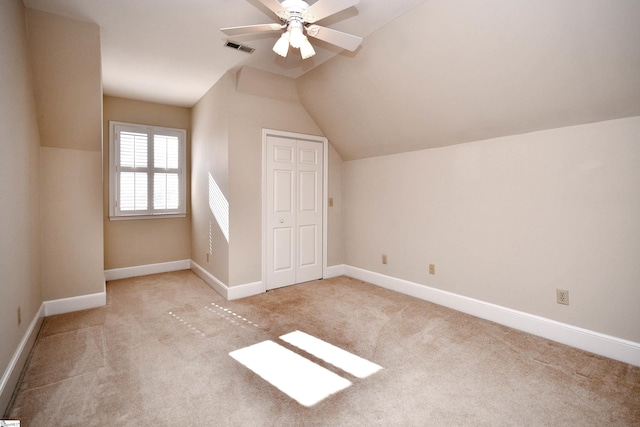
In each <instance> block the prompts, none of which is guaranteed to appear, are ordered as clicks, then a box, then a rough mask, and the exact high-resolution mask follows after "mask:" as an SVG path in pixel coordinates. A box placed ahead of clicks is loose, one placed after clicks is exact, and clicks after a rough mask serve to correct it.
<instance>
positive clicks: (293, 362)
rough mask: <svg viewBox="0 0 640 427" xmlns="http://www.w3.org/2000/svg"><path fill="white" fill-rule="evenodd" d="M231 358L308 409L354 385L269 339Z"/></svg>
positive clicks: (234, 353)
mask: <svg viewBox="0 0 640 427" xmlns="http://www.w3.org/2000/svg"><path fill="white" fill-rule="evenodd" d="M229 356H231V357H233V358H234V359H235V360H237V361H238V362H240V363H241V364H243V365H244V366H246V367H247V368H249V369H250V370H252V371H253V372H255V373H256V374H258V375H259V376H260V377H261V378H262V379H264V380H266V381H268V382H269V383H271V384H272V385H273V386H274V387H276V388H277V389H278V390H280V391H282V392H283V393H285V394H287V395H288V396H289V397H291V398H292V399H294V400H296V401H297V402H298V403H300V404H301V405H304V406H313V405H315V404H316V403H318V402H320V401H322V400H324V399H325V398H327V397H329V396H331V395H332V394H334V393H337V392H339V391H340V390H344V389H346V388H347V387H349V386H350V385H351V382H350V381H349V380H346V379H344V378H342V377H341V376H339V375H337V374H335V373H333V372H331V371H329V370H328V369H326V368H323V367H322V366H319V365H316V364H315V363H313V362H311V361H310V360H307V359H305V358H304V357H302V356H300V355H299V354H296V353H294V352H293V351H291V350H289V349H286V348H284V347H282V346H281V345H279V344H276V343H275V342H273V341H270V340H267V341H263V342H260V343H258V344H254V345H251V346H249V347H245V348H241V349H240V350H235V351H232V352H231V353H229Z"/></svg>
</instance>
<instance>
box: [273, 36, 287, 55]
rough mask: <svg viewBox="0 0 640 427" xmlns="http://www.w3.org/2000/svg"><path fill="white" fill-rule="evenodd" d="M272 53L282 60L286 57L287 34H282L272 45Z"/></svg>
mask: <svg viewBox="0 0 640 427" xmlns="http://www.w3.org/2000/svg"><path fill="white" fill-rule="evenodd" d="M273 51H274V52H275V53H277V54H278V55H280V56H282V57H283V58H286V57H287V53H288V52H289V32H288V31H285V32H284V33H282V35H281V36H280V38H279V39H278V41H277V42H276V44H274V45H273Z"/></svg>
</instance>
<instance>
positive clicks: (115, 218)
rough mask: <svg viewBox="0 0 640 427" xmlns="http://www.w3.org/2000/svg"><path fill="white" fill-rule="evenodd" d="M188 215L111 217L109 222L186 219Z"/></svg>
mask: <svg viewBox="0 0 640 427" xmlns="http://www.w3.org/2000/svg"><path fill="white" fill-rule="evenodd" d="M186 217H187V214H186V213H179V214H156V215H121V216H110V217H109V221H130V220H137V219H169V218H186Z"/></svg>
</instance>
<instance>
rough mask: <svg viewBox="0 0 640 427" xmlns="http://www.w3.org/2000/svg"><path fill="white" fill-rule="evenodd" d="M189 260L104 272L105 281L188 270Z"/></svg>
mask: <svg viewBox="0 0 640 427" xmlns="http://www.w3.org/2000/svg"><path fill="white" fill-rule="evenodd" d="M190 267H191V260H188V259H183V260H179V261H170V262H161V263H158V264H148V265H138V266H135V267H124V268H114V269H111V270H105V271H104V277H105V279H106V280H119V279H128V278H130V277H139V276H147V275H149V274H158V273H168V272H170V271H180V270H189V268H190Z"/></svg>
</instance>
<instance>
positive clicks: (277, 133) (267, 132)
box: [262, 129, 329, 292]
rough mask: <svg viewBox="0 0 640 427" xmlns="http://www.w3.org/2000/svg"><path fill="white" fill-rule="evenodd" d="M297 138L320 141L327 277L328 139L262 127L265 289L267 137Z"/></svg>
mask: <svg viewBox="0 0 640 427" xmlns="http://www.w3.org/2000/svg"><path fill="white" fill-rule="evenodd" d="M269 136H276V137H281V138H290V139H298V140H303V141H313V142H319V143H322V155H323V157H324V160H323V165H322V168H323V171H322V172H323V173H322V277H328V270H327V216H328V215H327V214H328V211H327V199H328V195H329V185H328V184H329V140H328V139H327V138H325V137H323V136H318V135H307V134H303V133H295V132H286V131H281V130H274V129H262V287H263V292H266V291H267V260H266V253H267V251H266V244H267V149H266V148H267V138H268V137H269Z"/></svg>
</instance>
